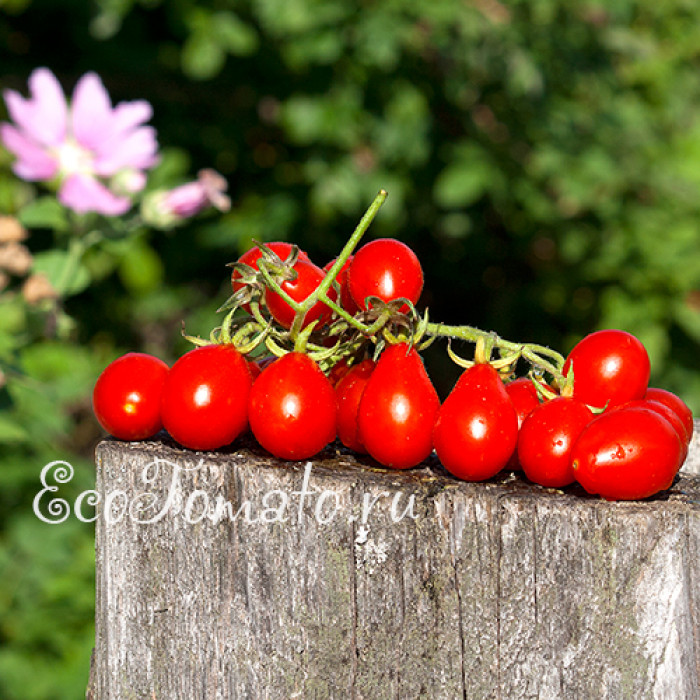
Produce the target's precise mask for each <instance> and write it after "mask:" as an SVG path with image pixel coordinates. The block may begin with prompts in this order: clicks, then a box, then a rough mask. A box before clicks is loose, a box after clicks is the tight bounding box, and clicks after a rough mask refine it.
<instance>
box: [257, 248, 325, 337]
mask: <svg viewBox="0 0 700 700" xmlns="http://www.w3.org/2000/svg"><path fill="white" fill-rule="evenodd" d="M293 269H294V271H295V272H296V277H295V278H294V279H290V280H285V281H283V282H282V283H281V284H280V287H281V288H282V291H284V292H286V293H287V294H288V295H289V296H290V297H291V298H292V299H293V300H294V301H296V302H299V303H301V302H303V301H304V300H305V299H306V298H307V297H308V296H309V295H310V294H312V293H313V292H315V291H316V288H317V287H318V285H319V284H321V281H322V280H323V277H324V273H323V270H322V269H321V268H320V267H317V266H316V265H314V264H313V263H312V262H309V261H308V260H298V261H297V263H296V265H294V268H293ZM328 296H329V297H330V298H331V299H333V300H334V301H335V298H336V297H337V294H336V291H335V290H334V289H333V288H331V289H329V290H328ZM265 303H266V304H267V308H268V309H269V310H270V313H271V314H272V317H273V318H274V319H275V320H276V321H277V323H279V324H280V325H281V326H283V327H284V328H291V327H292V322H293V321H294V309H292V307H291V306H289V304H287V302H286V301H285V300H284V299H283V298H282V297H281V296H280V295H279V294H277V292H275V291H273V290H272V289H269V288H268V289H266V290H265ZM331 315H332V311H331V309H330V307H328V306H326V305H325V304H323V303H322V302H320V301H318V302H316V303H315V304H314V305H313V306H312V307H311V308H310V309H309V310H308V311H307V312H306V316H304V321H303V323H302V328H305V327H306V326H308V325H309V324H310V323H311V322H312V321H318V327H320V326H322V325H323V324H324V323H327V322H328V321H329V320H330V318H331Z"/></svg>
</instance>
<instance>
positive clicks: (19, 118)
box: [4, 68, 68, 146]
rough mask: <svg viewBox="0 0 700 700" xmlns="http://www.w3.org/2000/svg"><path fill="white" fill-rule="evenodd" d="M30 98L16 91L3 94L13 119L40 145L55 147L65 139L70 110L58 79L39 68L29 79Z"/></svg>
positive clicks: (44, 69) (45, 69)
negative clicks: (26, 98) (25, 97)
mask: <svg viewBox="0 0 700 700" xmlns="http://www.w3.org/2000/svg"><path fill="white" fill-rule="evenodd" d="M29 91H30V95H31V97H30V99H28V100H25V99H24V98H23V97H22V96H21V95H20V94H19V93H17V92H15V91H14V90H6V91H5V93H4V96H5V102H6V104H7V110H8V112H9V114H10V117H11V118H12V120H13V121H14V122H15V123H16V124H17V126H19V127H20V128H21V129H22V130H23V131H25V132H26V133H27V135H29V136H30V137H31V138H33V139H34V140H35V141H37V142H38V143H40V144H42V145H45V146H53V145H56V144H58V143H61V142H62V141H63V140H64V139H65V137H66V121H67V115H68V108H67V105H66V98H65V95H64V94H63V90H62V89H61V85H60V84H59V82H58V80H57V79H56V76H55V75H54V74H53V73H52V72H51V71H50V70H48V69H47V68H37V70H35V71H34V72H33V73H32V74H31V76H30V77H29Z"/></svg>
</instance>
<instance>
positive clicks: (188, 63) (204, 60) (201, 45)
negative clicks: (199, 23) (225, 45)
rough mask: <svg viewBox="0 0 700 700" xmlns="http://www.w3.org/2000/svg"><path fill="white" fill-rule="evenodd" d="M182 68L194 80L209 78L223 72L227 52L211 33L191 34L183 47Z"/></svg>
mask: <svg viewBox="0 0 700 700" xmlns="http://www.w3.org/2000/svg"><path fill="white" fill-rule="evenodd" d="M180 60H181V62H182V70H183V71H184V72H185V73H186V74H187V75H188V76H189V77H190V78H193V79H194V80H208V79H209V78H213V77H214V76H215V75H218V73H220V72H221V69H222V68H223V67H224V63H225V62H226V53H225V51H224V50H223V49H222V48H221V46H220V45H219V44H218V43H217V42H216V41H214V39H213V37H212V36H211V35H210V34H208V33H207V34H205V33H200V32H196V33H194V34H191V35H190V37H189V38H188V39H187V41H186V42H185V45H184V46H183V47H182V54H181V56H180Z"/></svg>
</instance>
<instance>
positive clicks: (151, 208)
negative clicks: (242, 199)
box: [141, 169, 231, 228]
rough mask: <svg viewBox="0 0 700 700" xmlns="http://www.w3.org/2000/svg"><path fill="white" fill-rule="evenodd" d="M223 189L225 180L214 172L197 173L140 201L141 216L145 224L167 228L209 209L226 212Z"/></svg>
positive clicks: (225, 199)
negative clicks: (176, 185) (177, 184)
mask: <svg viewBox="0 0 700 700" xmlns="http://www.w3.org/2000/svg"><path fill="white" fill-rule="evenodd" d="M227 186H228V185H227V183H226V180H225V179H224V178H223V177H222V176H221V175H219V173H217V172H216V171H215V170H211V169H204V170H200V171H199V173H197V179H196V180H193V181H192V182H188V183H186V184H184V185H180V186H179V187H175V188H174V189H172V190H160V191H157V192H153V193H151V194H150V195H147V196H146V197H144V199H143V203H142V207H141V214H142V216H143V218H144V220H146V221H147V222H148V223H151V224H153V225H154V226H159V227H161V228H169V227H172V226H175V225H177V224H179V223H180V222H182V221H184V220H185V219H189V218H191V217H192V216H194V215H195V214H198V213H199V212H200V211H202V210H204V209H206V208H207V207H210V206H211V207H215V208H216V209H218V210H219V211H228V210H229V209H230V208H231V200H230V199H229V197H227V196H226V195H225V194H224V192H225V191H226V189H227Z"/></svg>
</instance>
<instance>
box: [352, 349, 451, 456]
mask: <svg viewBox="0 0 700 700" xmlns="http://www.w3.org/2000/svg"><path fill="white" fill-rule="evenodd" d="M439 407H440V399H438V395H437V392H436V391H435V387H433V385H432V383H431V381H430V378H429V377H428V373H427V372H426V371H425V367H424V366H423V361H422V360H421V357H420V355H419V354H418V352H417V351H416V350H415V348H409V346H408V345H407V344H406V343H398V344H397V345H392V346H390V347H388V348H387V349H386V350H384V352H383V353H382V354H381V356H380V358H379V360H378V361H377V366H376V367H375V369H374V371H373V372H372V375H371V376H370V378H369V381H368V382H367V386H366V387H365V390H364V392H363V394H362V398H361V399H360V406H359V409H358V437H359V439H360V441H361V442H362V444H363V445H364V446H365V449H366V450H367V452H368V453H369V454H370V456H372V457H374V459H376V460H377V462H379V463H380V464H383V465H384V466H385V467H391V468H392V469H408V468H409V467H414V466H416V464H419V463H420V462H422V461H423V460H424V459H425V458H426V457H427V456H428V455H429V454H430V452H431V451H432V449H433V445H432V432H433V425H434V424H435V417H436V415H437V412H438V409H439Z"/></svg>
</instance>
